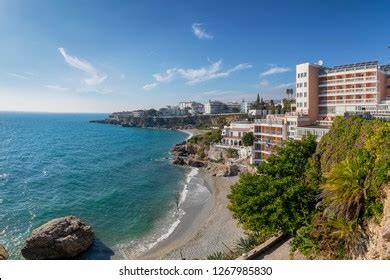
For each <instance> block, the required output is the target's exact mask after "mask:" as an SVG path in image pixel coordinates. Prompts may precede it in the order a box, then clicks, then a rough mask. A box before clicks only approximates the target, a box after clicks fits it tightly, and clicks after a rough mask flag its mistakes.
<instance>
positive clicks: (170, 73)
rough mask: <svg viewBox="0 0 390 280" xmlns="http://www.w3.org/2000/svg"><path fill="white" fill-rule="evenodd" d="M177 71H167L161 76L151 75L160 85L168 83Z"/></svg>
mask: <svg viewBox="0 0 390 280" xmlns="http://www.w3.org/2000/svg"><path fill="white" fill-rule="evenodd" d="M176 72H177V69H175V68H173V69H168V70H167V71H165V73H163V74H158V73H157V74H153V78H154V80H155V81H156V82H159V83H162V82H169V81H171V80H172V79H173V78H174V77H175V75H176Z"/></svg>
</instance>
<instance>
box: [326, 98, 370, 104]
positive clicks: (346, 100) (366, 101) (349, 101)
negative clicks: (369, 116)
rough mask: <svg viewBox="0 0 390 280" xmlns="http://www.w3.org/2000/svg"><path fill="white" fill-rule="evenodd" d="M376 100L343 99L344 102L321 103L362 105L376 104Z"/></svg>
mask: <svg viewBox="0 0 390 280" xmlns="http://www.w3.org/2000/svg"><path fill="white" fill-rule="evenodd" d="M375 102H376V99H375V98H372V99H342V100H326V101H320V102H319V104H320V105H324V104H325V105H327V104H345V103H351V104H355V103H357V104H360V103H375Z"/></svg>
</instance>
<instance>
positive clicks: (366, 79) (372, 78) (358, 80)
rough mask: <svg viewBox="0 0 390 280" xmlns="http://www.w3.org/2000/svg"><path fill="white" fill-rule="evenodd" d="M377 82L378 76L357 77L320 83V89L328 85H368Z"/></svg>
mask: <svg viewBox="0 0 390 280" xmlns="http://www.w3.org/2000/svg"><path fill="white" fill-rule="evenodd" d="M373 81H377V76H367V77H355V78H344V79H336V80H327V81H322V82H320V83H319V86H320V87H325V86H328V85H337V84H356V83H366V82H373Z"/></svg>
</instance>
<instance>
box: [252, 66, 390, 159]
mask: <svg viewBox="0 0 390 280" xmlns="http://www.w3.org/2000/svg"><path fill="white" fill-rule="evenodd" d="M295 96H296V111H295V112H294V113H289V114H286V115H268V116H267V117H266V119H259V120H256V121H255V124H254V135H255V137H256V140H255V144H254V151H253V161H254V162H255V163H258V162H261V161H263V160H267V159H268V157H269V155H270V154H271V153H272V152H273V151H274V147H275V146H277V145H280V144H281V143H282V141H284V140H287V139H288V138H291V139H300V138H301V137H302V136H303V135H305V134H308V133H310V134H314V135H316V136H317V139H320V138H321V137H322V136H323V135H325V134H326V133H327V132H328V130H329V127H330V125H331V124H332V121H333V120H334V119H335V117H336V116H342V115H345V114H356V113H370V114H371V115H373V116H377V117H381V118H386V119H390V64H388V65H382V66H381V65H380V64H379V63H378V62H377V61H373V62H363V63H356V64H348V65H340V66H335V67H332V68H329V67H325V66H322V65H319V64H310V63H303V64H299V65H297V66H296V93H295Z"/></svg>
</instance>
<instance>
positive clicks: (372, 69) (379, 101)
mask: <svg viewBox="0 0 390 280" xmlns="http://www.w3.org/2000/svg"><path fill="white" fill-rule="evenodd" d="M296 75H297V76H296V100H297V101H296V102H297V112H299V113H301V114H303V115H308V116H309V118H310V119H311V120H312V121H313V122H317V123H324V124H326V123H327V122H328V124H329V123H331V122H332V121H333V120H334V118H335V117H336V116H340V115H344V114H345V113H347V112H349V113H356V112H363V111H365V112H370V113H373V114H378V113H379V111H384V112H386V110H387V111H388V110H389V108H390V106H389V100H390V65H382V66H381V65H380V64H379V63H378V61H370V62H362V63H354V64H346V65H339V66H335V67H325V66H323V65H319V64H310V63H303V64H299V65H297V66H296Z"/></svg>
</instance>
